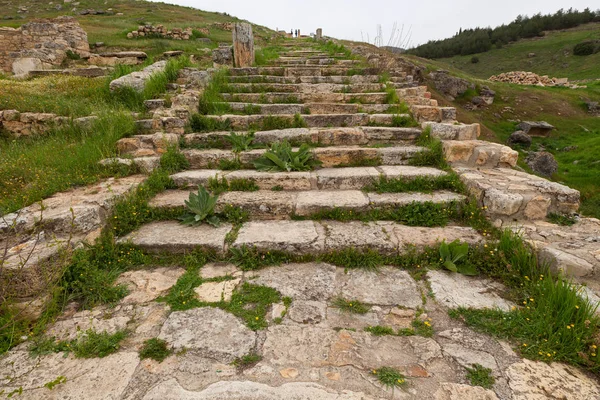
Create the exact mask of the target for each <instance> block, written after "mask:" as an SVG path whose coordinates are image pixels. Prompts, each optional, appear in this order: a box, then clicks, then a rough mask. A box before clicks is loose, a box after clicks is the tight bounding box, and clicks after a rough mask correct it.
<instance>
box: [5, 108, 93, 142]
mask: <svg viewBox="0 0 600 400" xmlns="http://www.w3.org/2000/svg"><path fill="white" fill-rule="evenodd" d="M97 118H98V117H96V116H89V117H82V118H76V119H74V120H71V118H69V117H61V116H58V115H56V114H51V113H32V112H23V113H22V112H19V111H17V110H3V111H0V130H4V131H5V132H6V133H8V134H10V135H11V136H12V137H15V138H18V137H21V136H31V135H41V134H44V133H46V132H48V131H49V130H51V129H52V128H56V127H59V126H61V125H65V124H69V123H73V124H76V125H79V126H82V127H89V126H90V125H91V123H92V122H93V121H94V120H96V119H97Z"/></svg>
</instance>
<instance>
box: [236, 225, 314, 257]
mask: <svg viewBox="0 0 600 400" xmlns="http://www.w3.org/2000/svg"><path fill="white" fill-rule="evenodd" d="M324 240H325V238H324V233H323V229H322V228H321V227H320V225H317V224H315V223H314V222H313V221H251V222H247V223H245V224H244V225H243V226H242V228H241V229H240V231H239V234H238V237H237V239H236V240H235V242H234V244H233V246H234V247H241V246H244V245H246V246H250V247H257V248H259V249H263V250H280V251H287V252H292V253H301V254H305V253H314V252H321V251H323V248H324Z"/></svg>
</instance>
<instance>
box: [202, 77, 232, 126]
mask: <svg viewBox="0 0 600 400" xmlns="http://www.w3.org/2000/svg"><path fill="white" fill-rule="evenodd" d="M228 75H229V73H228V71H227V70H226V69H219V70H217V71H216V72H215V73H213V74H212V76H211V79H210V82H209V83H208V85H207V87H206V88H205V89H204V91H203V92H202V96H201V97H200V100H199V102H198V113H199V114H200V115H208V114H217V115H218V114H225V113H228V112H230V111H231V107H230V106H229V104H228V103H225V102H223V96H221V92H222V90H223V89H224V88H225V87H226V86H227V78H228Z"/></svg>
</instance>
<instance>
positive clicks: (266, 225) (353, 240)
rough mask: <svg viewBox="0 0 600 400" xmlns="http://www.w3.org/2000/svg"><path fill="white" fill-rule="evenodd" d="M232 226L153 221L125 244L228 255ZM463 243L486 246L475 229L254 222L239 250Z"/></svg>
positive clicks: (392, 250)
mask: <svg viewBox="0 0 600 400" xmlns="http://www.w3.org/2000/svg"><path fill="white" fill-rule="evenodd" d="M231 229H232V226H231V225H230V224H221V226H220V227H219V228H214V227H212V226H210V225H205V224H203V225H200V226H194V227H190V226H184V225H181V224H180V223H179V222H176V221H163V222H153V223H150V224H147V225H144V226H142V227H141V228H140V229H139V230H137V231H135V232H133V233H131V234H129V235H127V236H125V237H123V238H122V239H120V241H121V242H130V243H132V244H133V245H135V246H138V247H139V248H141V249H142V250H145V251H148V252H165V251H168V252H171V253H185V252H189V251H191V250H194V249H196V248H205V249H211V250H215V251H217V252H221V253H223V252H226V251H227V249H228V248H229V247H230V246H228V245H227V243H226V242H225V237H226V236H227V234H228V233H229V232H230V231H231ZM457 239H458V240H461V241H463V242H466V243H469V244H476V243H480V242H482V241H483V237H482V236H480V235H479V234H478V233H477V232H476V231H475V230H474V229H472V228H467V227H458V226H448V227H445V228H420V227H409V226H405V225H401V224H396V223H393V222H370V223H363V222H347V223H344V222H337V221H321V222H316V221H250V222H247V223H245V224H243V225H242V227H241V229H240V230H239V233H238V235H237V239H236V240H235V242H234V243H233V244H232V245H231V247H234V248H240V247H250V248H254V247H255V248H257V249H259V250H261V251H265V252H266V251H285V252H290V253H294V254H318V253H327V252H331V251H341V250H347V249H371V250H376V251H379V252H380V253H382V254H397V253H401V252H403V251H406V250H408V249H409V248H413V246H415V247H417V248H422V247H425V246H435V245H436V244H438V243H440V242H442V241H446V242H452V241H454V240H457Z"/></svg>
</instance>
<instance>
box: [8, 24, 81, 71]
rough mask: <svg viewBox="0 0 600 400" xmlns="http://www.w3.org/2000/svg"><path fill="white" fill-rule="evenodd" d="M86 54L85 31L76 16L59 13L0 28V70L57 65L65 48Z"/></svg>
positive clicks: (61, 60) (18, 69) (65, 51)
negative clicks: (45, 18)
mask: <svg viewBox="0 0 600 400" xmlns="http://www.w3.org/2000/svg"><path fill="white" fill-rule="evenodd" d="M69 50H70V51H72V52H74V53H77V54H79V55H80V56H83V57H86V56H88V55H89V51H90V46H89V44H88V39H87V33H86V32H85V31H84V30H83V29H82V28H81V26H80V25H79V23H78V22H77V20H76V19H75V18H72V17H58V18H55V19H50V20H38V21H32V22H29V23H27V24H25V25H23V26H21V27H20V28H17V29H13V28H0V70H2V71H4V72H12V73H15V74H20V73H24V72H27V71H25V70H31V69H44V68H52V67H53V66H58V65H60V64H61V63H62V62H63V60H64V59H65V58H66V57H67V51H69Z"/></svg>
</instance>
